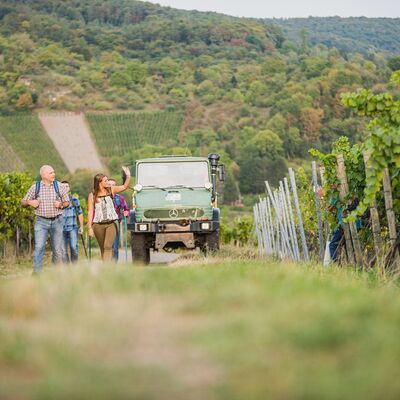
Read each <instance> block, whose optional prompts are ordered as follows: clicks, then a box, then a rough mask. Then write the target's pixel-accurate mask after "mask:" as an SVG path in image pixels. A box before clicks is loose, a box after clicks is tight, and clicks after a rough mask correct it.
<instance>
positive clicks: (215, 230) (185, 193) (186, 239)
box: [128, 154, 225, 264]
mask: <svg viewBox="0 0 400 400" xmlns="http://www.w3.org/2000/svg"><path fill="white" fill-rule="evenodd" d="M224 177H225V170H224V166H223V165H221V164H220V163H219V155H218V154H209V155H208V158H205V157H181V156H165V157H159V158H148V159H143V160H138V161H136V185H135V187H134V193H133V204H134V212H132V213H131V217H130V219H129V223H128V229H129V230H130V231H131V249H132V261H133V262H140V263H145V264H148V263H149V262H150V249H154V250H156V251H158V250H160V249H164V250H167V251H169V250H172V249H178V248H187V249H194V248H196V247H199V248H200V249H201V250H202V251H203V252H204V253H207V252H208V251H217V250H218V249H219V226H220V212H219V208H217V179H219V180H220V181H223V180H224Z"/></svg>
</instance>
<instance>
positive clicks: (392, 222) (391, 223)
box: [383, 168, 399, 257]
mask: <svg viewBox="0 0 400 400" xmlns="http://www.w3.org/2000/svg"><path fill="white" fill-rule="evenodd" d="M383 193H384V195H385V208H386V216H387V220H388V227H389V239H390V244H391V246H393V245H394V244H395V242H396V239H397V232H396V217H395V214H394V211H393V195H392V185H391V183H390V174H389V169H388V168H385V170H384V171H383ZM395 255H396V257H397V256H398V255H399V252H398V251H396V253H395Z"/></svg>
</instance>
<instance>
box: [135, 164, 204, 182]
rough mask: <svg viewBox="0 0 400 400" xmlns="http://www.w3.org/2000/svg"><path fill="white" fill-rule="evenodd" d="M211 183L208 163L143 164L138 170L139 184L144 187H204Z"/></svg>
mask: <svg viewBox="0 0 400 400" xmlns="http://www.w3.org/2000/svg"><path fill="white" fill-rule="evenodd" d="M207 182H210V177H209V172H208V163H207V162H205V161H186V162H165V163H161V162H153V163H152V162H143V163H139V165H138V170H137V183H140V184H141V185H142V186H143V187H146V186H153V187H154V186H157V187H160V188H161V187H169V188H171V187H172V188H173V187H174V186H180V187H184V186H186V187H204V184H205V183H207Z"/></svg>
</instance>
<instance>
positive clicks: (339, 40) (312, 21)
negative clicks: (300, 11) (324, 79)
mask: <svg viewBox="0 0 400 400" xmlns="http://www.w3.org/2000/svg"><path fill="white" fill-rule="evenodd" d="M266 22H267V23H273V24H276V25H278V26H279V27H281V28H282V29H283V31H284V33H285V34H286V35H287V37H289V38H290V39H293V40H296V41H297V42H298V43H304V41H305V40H306V41H307V42H308V43H309V44H310V45H312V46H314V45H316V44H324V45H325V46H328V47H336V48H337V49H340V50H342V51H344V52H355V51H357V52H360V53H363V54H365V55H368V54H370V53H371V52H375V51H385V52H388V53H400V41H399V36H400V18H365V17H357V18H356V17H352V18H340V17H329V18H326V17H324V18H323V17H309V18H290V19H267V20H266Z"/></svg>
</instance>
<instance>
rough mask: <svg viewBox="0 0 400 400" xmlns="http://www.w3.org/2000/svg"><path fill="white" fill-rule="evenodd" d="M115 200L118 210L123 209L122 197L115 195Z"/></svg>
mask: <svg viewBox="0 0 400 400" xmlns="http://www.w3.org/2000/svg"><path fill="white" fill-rule="evenodd" d="M114 199H115V205H116V206H117V207H118V208H121V197H120V196H119V194H115V195H114Z"/></svg>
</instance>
